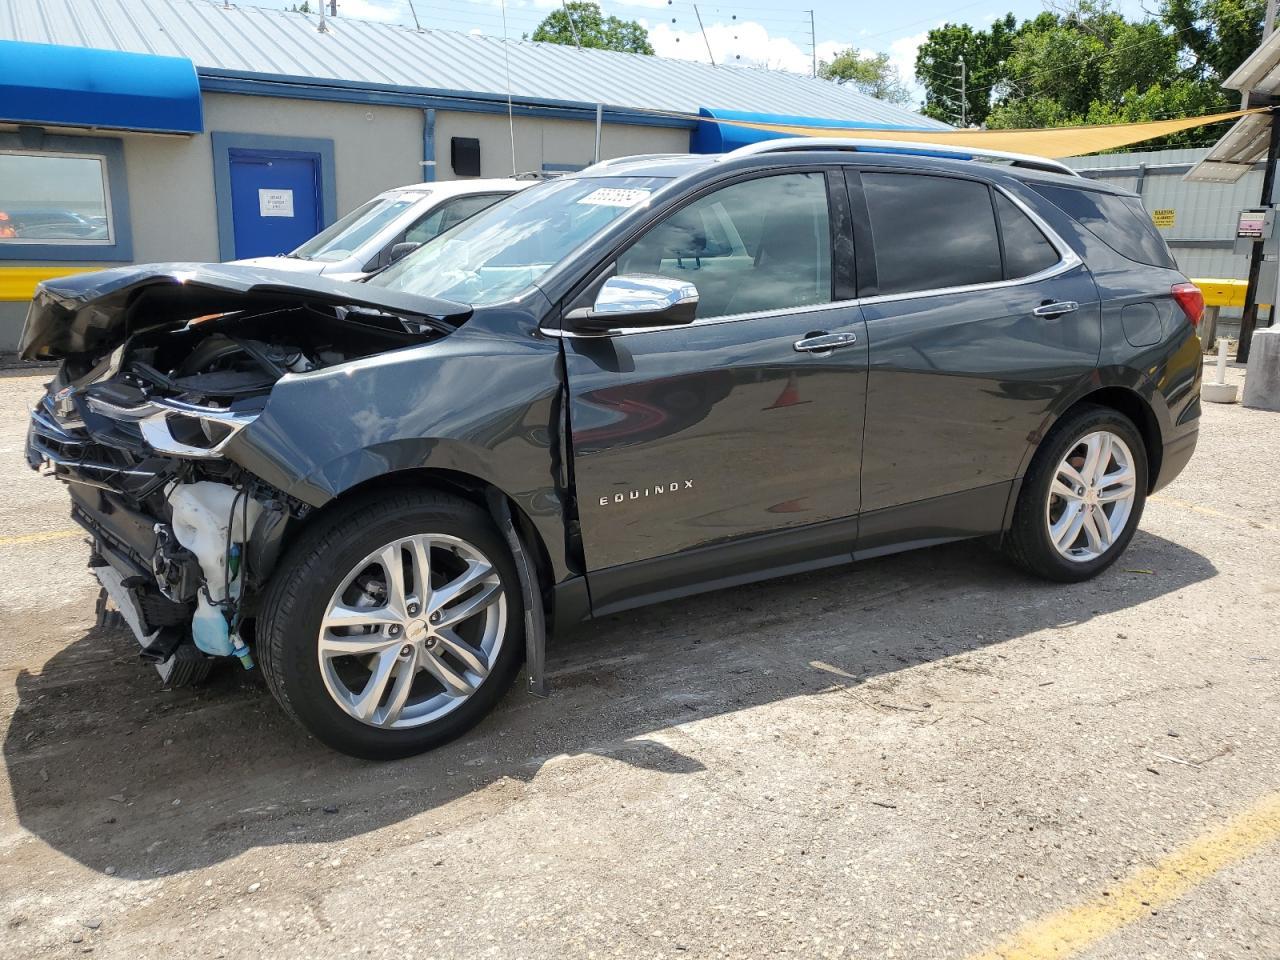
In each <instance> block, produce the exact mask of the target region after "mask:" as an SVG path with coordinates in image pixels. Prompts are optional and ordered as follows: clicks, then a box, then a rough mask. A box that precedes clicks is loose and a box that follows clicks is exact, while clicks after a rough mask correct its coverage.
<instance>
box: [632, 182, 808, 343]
mask: <svg viewBox="0 0 1280 960" xmlns="http://www.w3.org/2000/svg"><path fill="white" fill-rule="evenodd" d="M617 272H618V275H619V276H627V275H634V274H649V275H654V274H656V275H659V276H663V277H671V278H673V279H678V280H688V281H689V282H691V283H692V284H693V285H694V286H696V287H697V288H698V313H697V318H698V319H699V320H702V319H706V318H708V317H722V316H728V315H730V314H738V313H755V312H759V311H769V310H785V309H787V308H788V307H802V306H809V305H811V304H819V303H828V302H830V301H831V222H830V217H829V214H828V211H827V186H826V177H825V175H824V174H822V173H785V174H779V175H776V176H770V177H760V178H758V179H755V180H745V181H742V182H740V183H735V184H732V185H730V186H727V187H722V188H721V189H719V190H717V191H715V192H714V193H710V194H707V195H706V196H705V197H701V198H700V199H698V200H695V201H694V202H693V203H691V204H689V205H688V206H685V207H682V208H681V209H679V210H677V211H676V212H675V213H673V214H671V215H670V216H669V217H667V218H666V219H665V220H663V221H662V222H661V223H658V224H656V225H655V226H653V227H651V228H650V229H649V231H648V232H647V233H645V234H644V235H643V236H642V237H640V238H639V239H638V240H636V242H635V243H634V244H632V245H631V247H629V248H628V249H627V250H626V251H625V252H624V253H623V254H622V255H621V256H620V257H619V258H618V270H617Z"/></svg>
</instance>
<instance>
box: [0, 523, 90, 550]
mask: <svg viewBox="0 0 1280 960" xmlns="http://www.w3.org/2000/svg"><path fill="white" fill-rule="evenodd" d="M79 536H84V531H83V530H81V529H80V528H79V527H71V528H70V529H68V530H44V531H42V532H40V533H20V534H18V535H17V536H16V537H0V547H13V546H17V545H18V544H22V543H46V542H48V541H49V540H69V539H70V538H71V537H79Z"/></svg>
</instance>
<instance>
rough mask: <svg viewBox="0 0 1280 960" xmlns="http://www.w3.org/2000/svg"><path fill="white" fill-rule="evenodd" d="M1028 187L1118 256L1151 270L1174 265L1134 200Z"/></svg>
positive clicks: (1140, 206)
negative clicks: (1054, 205) (1134, 261)
mask: <svg viewBox="0 0 1280 960" xmlns="http://www.w3.org/2000/svg"><path fill="white" fill-rule="evenodd" d="M1028 186H1030V187H1031V188H1032V189H1033V190H1035V192H1036V193H1038V194H1040V195H1041V196H1042V197H1044V198H1045V199H1047V200H1050V201H1052V202H1053V203H1054V204H1056V205H1057V206H1058V207H1061V208H1062V210H1063V211H1064V212H1065V213H1066V214H1067V215H1068V216H1069V217H1071V219H1073V220H1075V221H1076V222H1077V223H1079V224H1080V225H1081V226H1082V227H1084V228H1085V229H1086V230H1088V231H1089V232H1090V233H1092V234H1093V235H1094V236H1095V237H1097V238H1098V239H1099V240H1101V241H1102V242H1103V243H1105V244H1106V245H1107V246H1108V247H1110V248H1111V249H1112V250H1114V251H1115V252H1116V253H1118V254H1120V256H1122V257H1127V258H1128V259H1130V260H1136V261H1137V262H1138V263H1147V264H1150V265H1151V266H1153V267H1170V268H1173V267H1175V266H1176V265H1175V264H1174V262H1173V257H1171V256H1170V255H1169V248H1168V247H1167V246H1165V242H1164V238H1162V237H1161V236H1160V232H1159V231H1158V230H1156V227H1155V224H1153V223H1152V222H1151V218H1150V217H1149V216H1147V212H1146V211H1145V210H1143V209H1142V204H1141V202H1139V201H1138V199H1137V198H1136V197H1122V196H1118V195H1116V194H1114V193H1099V192H1098V191H1096V190H1077V189H1074V188H1072V187H1053V186H1049V185H1047V184H1042V183H1031V184H1028Z"/></svg>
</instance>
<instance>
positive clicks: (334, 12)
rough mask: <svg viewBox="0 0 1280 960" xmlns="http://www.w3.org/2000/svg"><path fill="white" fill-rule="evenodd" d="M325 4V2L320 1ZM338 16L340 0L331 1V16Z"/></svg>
mask: <svg viewBox="0 0 1280 960" xmlns="http://www.w3.org/2000/svg"><path fill="white" fill-rule="evenodd" d="M320 2H321V3H324V0H320ZM337 15H338V0H329V16H331V17H336V16H337Z"/></svg>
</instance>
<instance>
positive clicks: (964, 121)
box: [956, 57, 969, 130]
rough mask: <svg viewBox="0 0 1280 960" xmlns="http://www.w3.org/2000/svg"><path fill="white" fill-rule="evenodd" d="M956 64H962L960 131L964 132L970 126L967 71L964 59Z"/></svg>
mask: <svg viewBox="0 0 1280 960" xmlns="http://www.w3.org/2000/svg"><path fill="white" fill-rule="evenodd" d="M956 63H958V64H960V129H962V130H964V129H967V128H968V126H969V98H968V96H967V95H966V94H965V77H966V70H965V65H964V57H961V58H960V59H959V60H957V61H956Z"/></svg>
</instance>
